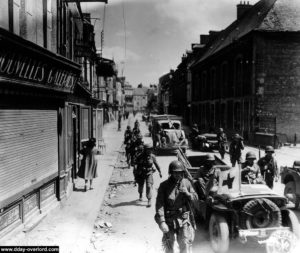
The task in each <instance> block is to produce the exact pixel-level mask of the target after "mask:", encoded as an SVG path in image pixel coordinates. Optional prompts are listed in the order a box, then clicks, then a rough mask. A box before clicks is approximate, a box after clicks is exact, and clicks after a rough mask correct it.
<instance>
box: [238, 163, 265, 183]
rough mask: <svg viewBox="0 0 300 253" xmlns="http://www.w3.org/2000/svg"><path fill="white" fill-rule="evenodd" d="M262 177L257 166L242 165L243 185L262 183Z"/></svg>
mask: <svg viewBox="0 0 300 253" xmlns="http://www.w3.org/2000/svg"><path fill="white" fill-rule="evenodd" d="M262 181H263V180H262V176H261V172H260V168H259V166H258V165H257V164H253V165H252V166H250V165H249V164H248V163H247V162H244V163H242V182H243V183H250V184H255V183H261V182H262Z"/></svg>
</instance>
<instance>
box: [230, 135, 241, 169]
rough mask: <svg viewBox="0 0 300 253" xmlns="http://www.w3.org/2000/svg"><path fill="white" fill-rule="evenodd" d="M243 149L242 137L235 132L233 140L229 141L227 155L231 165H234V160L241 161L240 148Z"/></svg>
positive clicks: (239, 162)
mask: <svg viewBox="0 0 300 253" xmlns="http://www.w3.org/2000/svg"><path fill="white" fill-rule="evenodd" d="M243 149H244V143H243V137H242V136H240V135H239V134H235V135H234V137H233V141H232V142H231V143H230V147H229V155H230V161H231V163H232V167H234V166H235V164H236V162H237V163H238V164H241V163H242V150H243Z"/></svg>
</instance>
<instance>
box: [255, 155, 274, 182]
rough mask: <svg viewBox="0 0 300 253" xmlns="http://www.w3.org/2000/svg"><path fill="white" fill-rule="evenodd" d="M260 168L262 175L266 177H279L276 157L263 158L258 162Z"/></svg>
mask: <svg viewBox="0 0 300 253" xmlns="http://www.w3.org/2000/svg"><path fill="white" fill-rule="evenodd" d="M257 164H258V166H259V167H260V170H261V174H262V175H265V176H271V177H274V176H275V177H277V176H278V166H277V162H276V160H275V159H274V157H271V159H270V158H268V157H266V156H265V157H262V158H260V159H259V160H258V162H257Z"/></svg>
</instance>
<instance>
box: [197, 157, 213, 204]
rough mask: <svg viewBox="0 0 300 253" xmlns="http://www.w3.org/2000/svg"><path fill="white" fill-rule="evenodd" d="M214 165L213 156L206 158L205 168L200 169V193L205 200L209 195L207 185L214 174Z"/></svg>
mask: <svg viewBox="0 0 300 253" xmlns="http://www.w3.org/2000/svg"><path fill="white" fill-rule="evenodd" d="M214 163H215V157H214V155H212V154H208V155H207V156H206V161H205V164H204V165H203V166H201V167H200V169H199V174H198V184H199V185H197V186H198V187H199V192H200V195H201V197H202V198H205V196H206V194H207V192H206V191H207V183H208V181H209V180H210V177H211V176H212V175H213V174H214V171H215V170H214Z"/></svg>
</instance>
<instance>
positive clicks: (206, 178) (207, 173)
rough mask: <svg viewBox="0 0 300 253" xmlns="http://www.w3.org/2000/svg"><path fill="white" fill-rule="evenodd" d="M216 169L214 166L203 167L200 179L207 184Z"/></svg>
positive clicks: (200, 170)
mask: <svg viewBox="0 0 300 253" xmlns="http://www.w3.org/2000/svg"><path fill="white" fill-rule="evenodd" d="M214 171H215V168H214V166H213V165H211V166H209V165H206V164H205V165H203V166H201V167H200V169H199V177H201V178H203V179H204V182H205V183H207V182H208V181H209V178H210V177H211V175H212V174H214Z"/></svg>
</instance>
